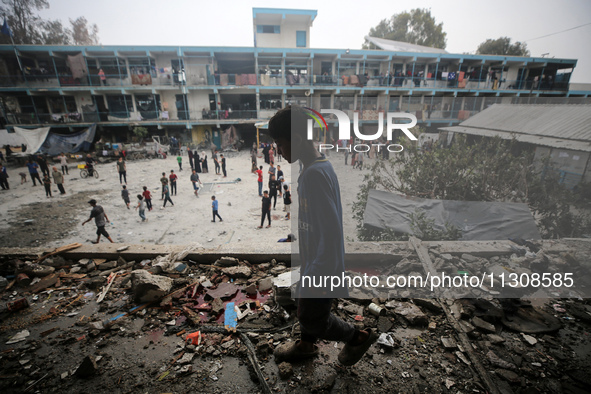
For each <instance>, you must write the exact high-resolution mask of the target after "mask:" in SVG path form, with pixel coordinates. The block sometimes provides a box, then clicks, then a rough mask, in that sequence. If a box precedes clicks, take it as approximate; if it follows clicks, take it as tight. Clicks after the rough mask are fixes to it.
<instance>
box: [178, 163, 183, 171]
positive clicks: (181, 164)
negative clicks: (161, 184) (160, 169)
mask: <svg viewBox="0 0 591 394" xmlns="http://www.w3.org/2000/svg"><path fill="white" fill-rule="evenodd" d="M182 170H183V163H182V162H179V171H182Z"/></svg>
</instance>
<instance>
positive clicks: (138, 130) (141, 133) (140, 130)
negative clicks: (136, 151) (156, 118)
mask: <svg viewBox="0 0 591 394" xmlns="http://www.w3.org/2000/svg"><path fill="white" fill-rule="evenodd" d="M133 134H134V135H135V136H136V137H137V138H138V139H139V140H140V141H141V140H142V139H143V138H144V137H146V136H147V135H148V129H147V128H145V127H144V126H137V127H134V128H133Z"/></svg>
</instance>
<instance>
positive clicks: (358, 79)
mask: <svg viewBox="0 0 591 394" xmlns="http://www.w3.org/2000/svg"><path fill="white" fill-rule="evenodd" d="M82 86H88V87H105V88H109V87H112V88H121V87H141V86H145V87H147V86H159V87H166V86H171V87H180V86H291V87H294V86H301V87H303V88H308V87H336V86H338V87H366V88H371V87H376V88H380V87H381V88H389V89H392V88H394V89H402V90H414V89H464V90H520V91H524V90H529V91H567V90H568V89H569V83H568V82H561V81H553V80H549V79H544V80H541V81H537V80H533V79H527V80H525V79H517V80H508V79H497V80H495V81H491V80H490V78H487V79H471V78H463V79H462V80H459V78H457V77H456V78H453V79H436V78H425V77H410V76H373V77H365V76H363V75H341V76H340V77H339V76H337V75H327V74H323V75H306V74H300V75H294V74H287V75H282V74H269V75H267V74H215V75H210V76H209V77H207V76H205V75H202V74H199V73H152V74H127V75H120V74H105V78H104V79H102V78H101V77H100V76H99V75H87V76H85V77H82V78H74V77H73V76H72V75H68V74H60V75H56V74H28V75H26V74H25V75H9V76H6V75H3V76H0V89H1V88H2V87H17V88H51V87H66V88H67V87H82Z"/></svg>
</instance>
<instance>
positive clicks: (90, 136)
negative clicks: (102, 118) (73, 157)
mask: <svg viewBox="0 0 591 394" xmlns="http://www.w3.org/2000/svg"><path fill="white" fill-rule="evenodd" d="M95 133H96V125H92V126H90V127H89V128H88V129H86V130H84V131H81V132H78V133H74V134H57V133H54V132H53V131H52V132H50V133H49V134H48V135H47V138H46V139H45V142H44V143H43V145H42V146H41V148H40V149H39V151H41V152H43V153H47V154H48V155H50V156H56V155H59V154H60V153H76V152H80V151H84V152H88V151H89V150H90V146H91V145H92V141H94V135H95Z"/></svg>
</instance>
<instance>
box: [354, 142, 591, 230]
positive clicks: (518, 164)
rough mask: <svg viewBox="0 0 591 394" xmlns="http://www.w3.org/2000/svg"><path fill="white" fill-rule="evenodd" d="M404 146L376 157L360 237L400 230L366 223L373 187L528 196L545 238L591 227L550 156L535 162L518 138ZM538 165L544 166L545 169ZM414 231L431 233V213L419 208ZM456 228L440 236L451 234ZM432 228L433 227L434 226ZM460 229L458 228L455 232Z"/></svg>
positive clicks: (361, 200) (449, 196)
mask: <svg viewBox="0 0 591 394" xmlns="http://www.w3.org/2000/svg"><path fill="white" fill-rule="evenodd" d="M402 145H403V146H404V147H405V150H404V151H403V152H401V153H398V154H396V155H394V156H393V157H392V158H391V159H390V160H379V161H377V162H376V163H375V164H374V166H373V168H372V170H371V172H370V174H369V175H366V177H365V179H364V182H363V186H362V188H361V191H360V192H359V194H358V196H357V201H356V202H355V203H354V204H353V213H354V217H355V219H356V220H357V230H358V237H359V239H360V240H363V241H369V240H396V239H401V238H402V236H401V234H393V233H392V232H390V231H385V232H380V231H375V230H369V229H366V228H365V227H364V226H363V213H364V211H365V205H366V203H367V197H368V194H369V190H371V189H378V190H385V191H389V192H396V193H400V194H405V195H410V196H415V197H423V198H431V199H445V200H461V201H507V202H510V201H512V202H526V203H527V204H528V205H529V206H530V208H531V210H532V212H533V214H534V217H535V218H536V221H537V223H538V228H539V229H540V233H541V234H542V237H544V238H562V237H580V236H583V235H585V234H589V233H591V219H590V217H589V216H588V215H586V214H584V213H580V212H582V211H581V210H579V209H577V207H576V206H575V205H577V204H578V201H579V200H580V193H579V194H577V193H573V192H572V191H571V190H568V189H567V188H565V187H564V186H563V185H560V184H559V183H558V181H557V175H556V174H557V171H555V170H553V169H552V166H551V163H550V162H545V163H543V165H542V166H535V165H534V164H533V151H532V150H528V149H524V148H523V146H522V145H521V144H519V143H518V142H517V141H515V140H512V141H505V140H501V139H500V138H483V139H480V140H478V141H476V142H470V141H469V139H468V138H467V137H466V136H464V135H456V136H455V137H454V143H453V144H452V145H451V146H450V147H434V148H433V149H432V150H429V151H419V150H418V148H417V147H416V145H415V144H410V143H405V142H402ZM539 168H544V169H545V170H544V171H543V172H542V171H540V170H539ZM413 220H414V222H416V224H414V232H415V235H417V236H420V235H421V233H422V234H427V235H428V236H433V233H432V231H431V230H429V229H428V227H429V226H428V222H429V220H430V219H429V218H428V216H426V215H424V214H421V213H416V214H415V215H414V218H413ZM453 230H454V229H453V228H448V229H445V230H444V231H443V232H442V233H441V234H439V235H438V234H435V236H436V237H440V239H443V237H448V238H449V237H450V236H451V235H453V234H454V233H453ZM433 231H434V230H433ZM456 235H459V234H456Z"/></svg>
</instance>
